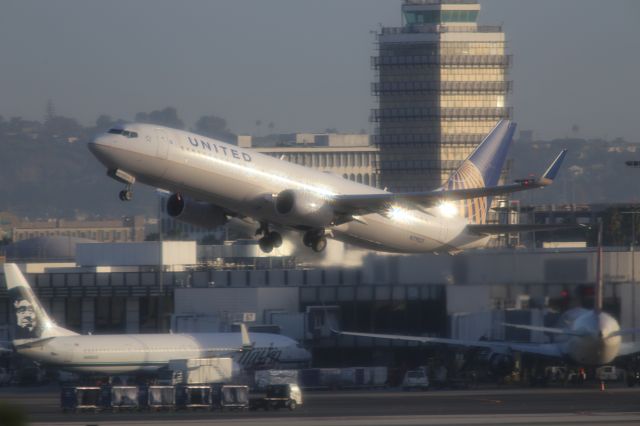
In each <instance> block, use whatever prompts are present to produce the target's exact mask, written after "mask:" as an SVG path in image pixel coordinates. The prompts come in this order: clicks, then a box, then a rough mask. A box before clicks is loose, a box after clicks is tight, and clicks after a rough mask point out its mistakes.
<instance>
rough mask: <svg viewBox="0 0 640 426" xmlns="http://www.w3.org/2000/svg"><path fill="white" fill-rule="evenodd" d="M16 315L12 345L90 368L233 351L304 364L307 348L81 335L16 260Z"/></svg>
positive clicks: (251, 339)
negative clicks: (56, 316) (59, 319)
mask: <svg viewBox="0 0 640 426" xmlns="http://www.w3.org/2000/svg"><path fill="white" fill-rule="evenodd" d="M4 274H5V278H6V282H7V291H8V294H9V299H10V305H11V309H12V311H13V315H14V317H13V318H15V324H14V327H13V332H14V333H13V341H12V343H13V347H14V349H15V350H16V351H17V352H18V353H19V354H21V355H24V356H26V357H28V358H30V359H32V360H34V361H37V362H39V363H42V364H45V365H50V366H54V367H57V368H60V369H62V370H67V371H73V372H79V373H93V374H109V375H111V374H125V373H133V372H153V371H156V370H158V369H160V368H162V367H166V366H168V364H169V361H171V360H179V359H193V358H211V357H222V356H224V357H231V358H233V359H234V361H235V362H237V363H238V364H239V365H240V366H241V367H243V368H273V367H274V366H280V367H283V366H285V367H286V366H300V365H305V364H308V362H309V361H310V358H311V355H310V353H309V352H308V351H307V350H305V349H304V348H302V347H301V346H300V345H299V344H298V343H297V342H296V341H295V340H293V339H290V338H288V337H286V336H281V335H278V334H269V333H251V334H249V333H248V332H247V329H246V327H245V326H244V324H241V326H240V332H239V333H188V334H184V333H180V334H178V333H176V334H112V335H79V334H78V333H75V332H73V331H71V330H67V329H65V328H63V327H60V326H58V325H57V324H56V323H55V322H54V321H53V320H52V319H51V318H50V317H49V315H48V314H47V312H46V311H45V309H44V308H43V307H42V305H41V304H40V302H39V300H38V298H37V297H36V295H35V294H34V292H33V291H32V289H31V287H30V286H29V283H28V282H27V280H26V279H25V277H24V275H23V274H22V272H21V271H20V269H19V268H18V266H17V265H16V264H14V263H7V264H5V265H4Z"/></svg>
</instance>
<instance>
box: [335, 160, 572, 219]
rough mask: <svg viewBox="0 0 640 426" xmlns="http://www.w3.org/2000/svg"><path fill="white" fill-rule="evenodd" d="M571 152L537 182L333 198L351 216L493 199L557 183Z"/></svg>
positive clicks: (529, 181) (553, 163)
mask: <svg viewBox="0 0 640 426" xmlns="http://www.w3.org/2000/svg"><path fill="white" fill-rule="evenodd" d="M566 154H567V150H566V149H565V150H562V151H561V152H560V154H558V156H557V157H556V158H555V160H554V161H553V162H552V163H551V165H550V166H549V167H548V168H547V170H546V171H545V172H544V173H543V174H542V176H540V177H539V178H537V179H521V180H517V181H516V182H515V183H512V184H509V185H500V186H493V187H488V188H487V187H483V188H468V189H451V190H445V189H437V190H434V191H427V192H405V193H402V192H400V193H392V192H388V193H379V194H346V195H336V196H334V198H333V199H332V204H333V205H334V207H335V210H336V211H337V212H339V213H343V214H349V215H361V214H367V213H380V212H384V211H386V210H387V209H388V208H389V206H390V205H392V204H400V205H407V204H409V205H416V206H419V207H423V208H427V207H433V206H436V205H438V204H439V203H442V202H445V201H458V200H466V199H471V198H481V197H490V196H495V195H503V194H510V193H513V192H519V191H526V190H529V189H534V188H542V187H545V186H548V185H550V184H551V183H553V180H554V179H555V177H556V175H557V174H558V170H560V166H561V164H562V161H563V160H564V157H565V156H566Z"/></svg>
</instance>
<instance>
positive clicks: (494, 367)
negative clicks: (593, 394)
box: [489, 352, 516, 377]
mask: <svg viewBox="0 0 640 426" xmlns="http://www.w3.org/2000/svg"><path fill="white" fill-rule="evenodd" d="M515 366H516V362H515V360H514V359H513V356H511V355H507V354H500V353H495V352H494V353H492V354H491V355H490V356H489V369H490V370H491V373H492V374H493V375H494V376H498V377H504V376H507V375H509V374H511V373H512V372H513V369H514V368H515Z"/></svg>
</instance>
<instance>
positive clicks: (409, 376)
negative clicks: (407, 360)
mask: <svg viewBox="0 0 640 426" xmlns="http://www.w3.org/2000/svg"><path fill="white" fill-rule="evenodd" d="M428 388H429V376H427V372H426V371H425V369H424V368H420V369H418V370H409V371H407V372H406V373H405V374H404V379H403V380H402V390H412V389H418V390H427V389H428Z"/></svg>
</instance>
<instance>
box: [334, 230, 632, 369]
mask: <svg viewBox="0 0 640 426" xmlns="http://www.w3.org/2000/svg"><path fill="white" fill-rule="evenodd" d="M597 271H598V272H597V276H598V277H597V284H596V291H595V295H596V300H595V309H583V308H574V309H571V310H569V311H567V312H565V313H564V314H563V315H562V317H561V318H560V321H559V324H560V326H559V327H537V326H529V325H519V324H504V325H505V326H508V327H514V328H520V329H524V330H530V331H540V332H545V333H549V334H551V335H553V336H554V337H555V340H556V341H554V342H553V343H542V344H539V343H516V342H490V341H469V340H460V339H447V338H438V337H422V336H402V335H396V334H375V333H357V332H350V331H336V330H333V331H334V333H336V334H340V335H345V336H358V337H370V338H377V339H387V340H401V341H408V342H419V343H425V344H444V345H453V346H462V347H476V348H486V349H489V350H491V352H492V354H491V359H490V361H491V363H492V365H493V366H494V367H497V366H499V367H498V368H499V369H504V368H506V369H507V370H508V371H509V372H510V371H511V370H512V369H513V355H512V353H513V352H521V353H528V354H536V355H543V356H547V357H553V358H559V359H562V360H564V361H568V362H571V363H574V364H578V365H582V366H589V367H591V366H600V365H605V364H609V363H611V362H612V361H614V360H615V359H616V358H618V357H620V356H625V355H632V354H635V353H638V352H640V342H622V336H625V335H630V334H634V333H637V332H640V330H638V329H620V325H619V324H618V321H617V320H616V319H615V318H614V317H612V316H611V315H609V314H608V313H606V312H603V311H602V301H603V285H604V284H603V277H602V226H600V227H599V231H598V255H597ZM507 366H511V367H510V368H508V367H507Z"/></svg>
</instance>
